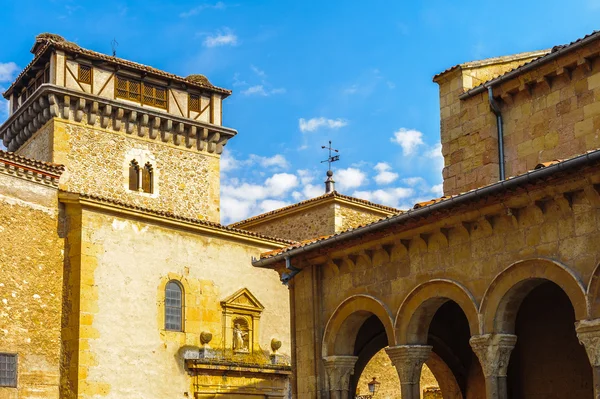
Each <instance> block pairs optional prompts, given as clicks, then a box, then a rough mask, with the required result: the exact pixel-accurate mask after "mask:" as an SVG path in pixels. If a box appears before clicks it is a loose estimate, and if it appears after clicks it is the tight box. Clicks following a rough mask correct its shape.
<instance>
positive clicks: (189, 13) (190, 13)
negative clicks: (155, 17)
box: [179, 1, 227, 18]
mask: <svg viewBox="0 0 600 399" xmlns="http://www.w3.org/2000/svg"><path fill="white" fill-rule="evenodd" d="M225 8H227V6H226V5H225V3H223V2H221V1H218V2H216V3H215V4H201V5H199V6H197V7H194V8H191V9H189V10H188V11H184V12H182V13H181V14H179V16H180V17H181V18H188V17H193V16H194V15H198V14H200V13H201V12H202V11H204V10H224V9H225Z"/></svg>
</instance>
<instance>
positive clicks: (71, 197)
mask: <svg viewBox="0 0 600 399" xmlns="http://www.w3.org/2000/svg"><path fill="white" fill-rule="evenodd" d="M58 198H59V200H60V202H62V203H71V204H79V205H81V206H83V207H87V208H92V209H98V210H103V211H105V212H112V213H117V214H120V215H125V216H130V217H136V218H141V219H145V220H149V221H152V222H155V223H161V224H165V225H169V226H174V227H177V228H180V229H186V230H191V231H196V232H200V233H203V234H208V235H212V236H217V237H219V238H223V239H230V240H236V241H242V242H246V243H250V244H251V245H259V246H263V247H270V248H281V247H283V246H285V245H289V244H290V243H292V242H293V241H289V240H283V239H280V238H273V237H268V236H265V235H262V234H259V233H254V232H251V231H245V230H238V229H234V228H231V227H227V226H223V225H221V224H219V223H214V222H209V221H206V220H199V219H194V218H188V217H183V216H179V215H175V214H173V213H170V212H164V211H157V210H154V209H147V208H142V207H139V206H135V205H129V204H126V203H124V202H121V201H117V200H112V199H109V198H102V197H98V196H94V195H89V194H80V193H72V192H65V191H60V192H59V194H58Z"/></svg>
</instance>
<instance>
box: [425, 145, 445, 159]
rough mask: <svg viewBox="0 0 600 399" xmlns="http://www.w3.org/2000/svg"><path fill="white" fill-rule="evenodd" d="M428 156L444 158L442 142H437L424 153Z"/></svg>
mask: <svg viewBox="0 0 600 399" xmlns="http://www.w3.org/2000/svg"><path fill="white" fill-rule="evenodd" d="M424 155H425V156H426V157H427V158H443V157H442V144H441V143H437V144H436V145H434V146H433V147H431V148H430V149H429V150H427V151H426V152H425V154H424Z"/></svg>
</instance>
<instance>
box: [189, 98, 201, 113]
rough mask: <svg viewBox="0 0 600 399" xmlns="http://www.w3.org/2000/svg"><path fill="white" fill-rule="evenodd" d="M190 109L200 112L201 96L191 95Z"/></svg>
mask: <svg viewBox="0 0 600 399" xmlns="http://www.w3.org/2000/svg"><path fill="white" fill-rule="evenodd" d="M188 104H189V109H190V111H193V112H200V96H199V95H197V94H190V98H189V100H188Z"/></svg>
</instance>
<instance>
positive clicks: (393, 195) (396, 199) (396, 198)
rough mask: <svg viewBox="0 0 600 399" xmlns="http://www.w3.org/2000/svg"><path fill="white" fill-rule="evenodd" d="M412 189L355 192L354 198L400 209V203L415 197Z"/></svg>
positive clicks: (399, 188)
mask: <svg viewBox="0 0 600 399" xmlns="http://www.w3.org/2000/svg"><path fill="white" fill-rule="evenodd" d="M414 194H415V192H414V190H413V189H412V188H406V187H394V188H386V189H379V190H374V191H355V192H354V193H353V194H352V196H354V197H357V198H362V199H365V200H367V201H371V202H375V203H377V204H382V205H388V206H393V207H398V206H399V204H400V201H401V200H403V199H406V198H409V197H411V196H412V195H414Z"/></svg>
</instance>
